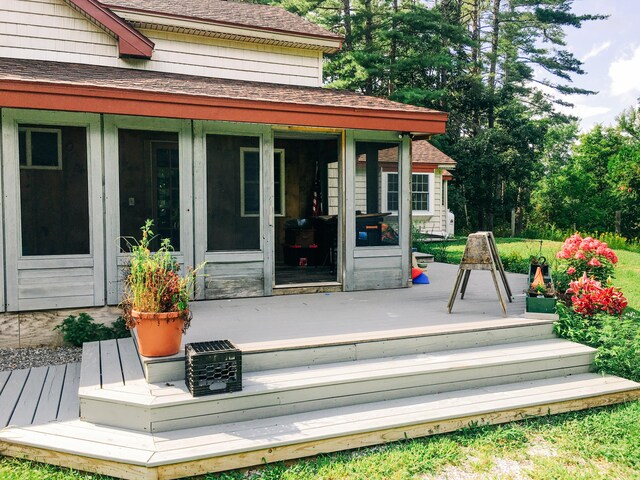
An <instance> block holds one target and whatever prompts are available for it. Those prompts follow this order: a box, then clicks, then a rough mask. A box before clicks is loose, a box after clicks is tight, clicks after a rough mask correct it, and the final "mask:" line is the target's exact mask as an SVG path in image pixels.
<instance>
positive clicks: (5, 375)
mask: <svg viewBox="0 0 640 480" xmlns="http://www.w3.org/2000/svg"><path fill="white" fill-rule="evenodd" d="M9 375H11V370H4V371H2V372H0V395H2V390H3V389H4V385H5V384H6V383H7V380H9Z"/></svg>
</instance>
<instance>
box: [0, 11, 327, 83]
mask: <svg viewBox="0 0 640 480" xmlns="http://www.w3.org/2000/svg"><path fill="white" fill-rule="evenodd" d="M141 33H143V34H144V35H146V36H147V37H148V38H149V39H150V40H151V41H153V42H154V43H155V49H154V52H153V56H152V58H151V60H139V59H138V60H135V59H121V58H119V56H118V45H117V41H116V39H115V38H114V37H112V36H111V35H109V34H108V33H106V32H105V31H104V30H103V29H101V28H100V27H98V26H97V25H95V24H93V23H92V22H90V21H89V20H88V19H86V18H85V17H83V16H82V15H81V14H80V13H78V12H76V11H75V10H73V9H72V8H70V7H69V6H68V5H67V4H66V3H65V2H64V1H63V0H3V1H2V2H1V3H0V57H8V58H27V59H33V60H48V61H57V62H68V63H83V64H90V65H103V66H110V67H120V68H136V69H145V70H153V71H159V72H170V73H181V74H187V75H198V76H206V77H217V78H229V79H235V80H248V81H258V82H269V83H279V84H285V85H301V86H320V85H321V81H322V53H321V52H318V51H314V50H305V49H297V48H289V47H278V46H272V45H260V44H252V43H244V42H236V41H228V40H221V39H214V38H207V37H200V36H194V35H184V34H175V33H169V32H161V31H155V30H142V31H141Z"/></svg>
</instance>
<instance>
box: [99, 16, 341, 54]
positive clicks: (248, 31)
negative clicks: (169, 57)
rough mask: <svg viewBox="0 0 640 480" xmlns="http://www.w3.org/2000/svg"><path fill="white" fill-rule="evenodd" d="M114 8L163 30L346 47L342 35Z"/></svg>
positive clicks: (316, 47)
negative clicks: (317, 33)
mask: <svg viewBox="0 0 640 480" xmlns="http://www.w3.org/2000/svg"><path fill="white" fill-rule="evenodd" d="M110 10H111V11H112V12H114V13H115V14H117V15H118V16H119V17H122V18H123V19H125V20H126V21H127V22H129V24H131V25H133V26H135V27H136V28H141V29H148V30H160V31H163V32H174V33H182V34H188V35H198V36H206V37H210V38H222V39H225V40H236V41H244V42H250V43H260V44H267V45H281V46H285V47H292V48H305V49H310V50H319V51H322V52H325V53H334V52H336V51H338V50H339V49H340V48H341V47H342V38H341V37H335V36H323V35H314V34H310V33H307V34H304V35H303V34H296V33H293V32H289V31H286V30H279V29H277V28H270V29H266V28H259V27H248V26H241V25H236V24H232V23H225V22H222V21H216V22H214V21H207V20H203V19H196V18H189V17H177V16H174V15H172V16H169V15H163V14H161V13H154V12H148V11H144V12H142V11H137V10H135V9H123V8H118V7H110Z"/></svg>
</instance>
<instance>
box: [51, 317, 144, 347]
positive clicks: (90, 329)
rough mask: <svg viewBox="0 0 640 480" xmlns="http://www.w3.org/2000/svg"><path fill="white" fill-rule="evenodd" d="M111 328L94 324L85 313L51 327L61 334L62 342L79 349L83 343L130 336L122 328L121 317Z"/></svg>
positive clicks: (122, 321)
mask: <svg viewBox="0 0 640 480" xmlns="http://www.w3.org/2000/svg"><path fill="white" fill-rule="evenodd" d="M111 325H112V326H111V327H108V326H107V325H103V324H102V323H95V322H94V321H93V317H91V315H89V314H87V313H80V314H79V315H78V316H77V317H76V316H75V315H69V316H68V317H67V318H65V319H64V320H63V321H62V323H61V324H60V325H56V326H55V327H53V329H54V330H59V331H60V332H61V333H62V336H63V338H64V341H65V342H67V343H70V344H71V345H73V346H74V347H81V346H82V344H83V343H85V342H95V341H98V340H110V339H112V338H126V337H130V336H131V334H130V333H129V331H128V330H127V329H126V328H123V325H124V320H123V319H122V317H118V319H117V320H116V321H115V322H113V323H112V324H111Z"/></svg>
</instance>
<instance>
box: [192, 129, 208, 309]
mask: <svg viewBox="0 0 640 480" xmlns="http://www.w3.org/2000/svg"><path fill="white" fill-rule="evenodd" d="M203 131H204V130H203V125H202V120H194V121H193V217H194V222H193V227H194V230H193V234H194V241H193V243H194V262H195V265H200V264H202V262H204V260H205V252H206V251H207V169H206V163H207V146H206V145H207V144H206V138H205V135H204V133H203ZM204 273H205V272H204V271H202V272H200V275H198V276H197V277H196V299H197V300H204V298H205V290H206V285H205V275H204Z"/></svg>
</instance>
